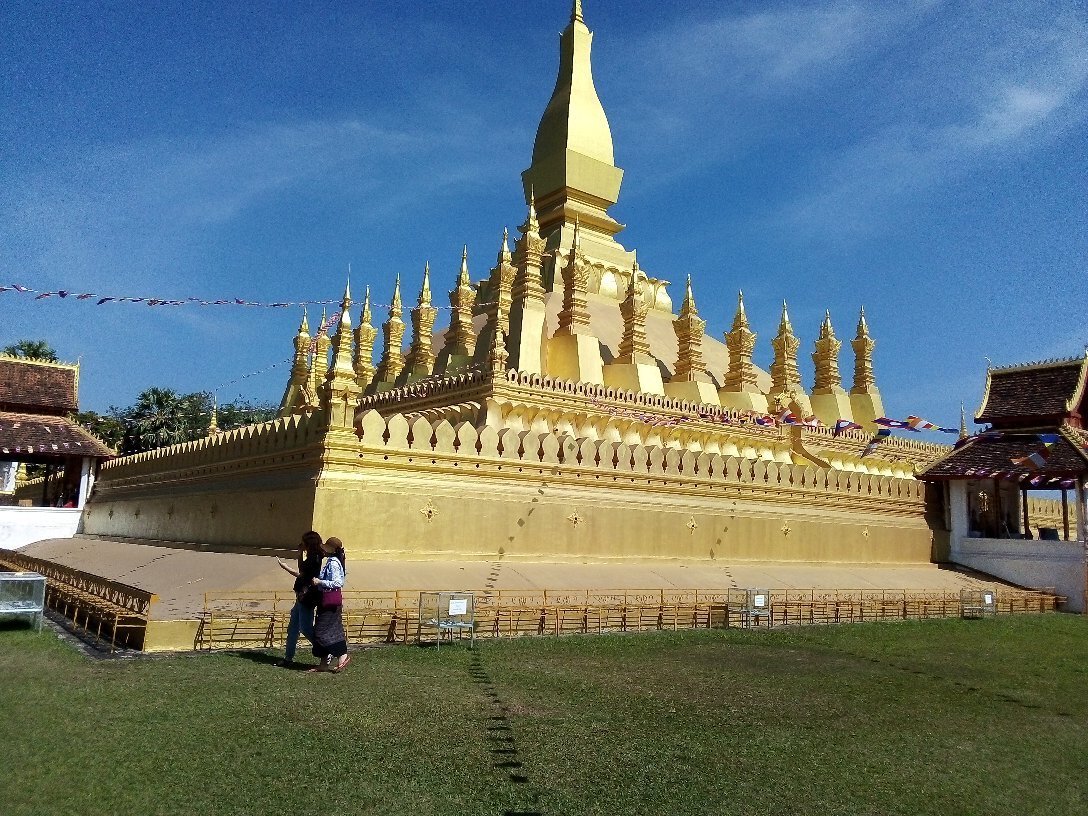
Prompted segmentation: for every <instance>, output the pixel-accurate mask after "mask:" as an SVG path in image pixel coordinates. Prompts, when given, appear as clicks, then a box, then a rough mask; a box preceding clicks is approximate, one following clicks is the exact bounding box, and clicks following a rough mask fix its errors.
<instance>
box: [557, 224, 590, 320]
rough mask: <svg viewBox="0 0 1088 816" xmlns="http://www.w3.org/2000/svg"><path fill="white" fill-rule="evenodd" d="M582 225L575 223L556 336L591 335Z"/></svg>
mask: <svg viewBox="0 0 1088 816" xmlns="http://www.w3.org/2000/svg"><path fill="white" fill-rule="evenodd" d="M579 228H580V223H579V222H578V221H575V222H574V242H573V244H572V245H571V248H570V254H569V255H568V256H567V262H566V264H565V265H564V266H563V308H562V310H561V311H560V312H559V327H558V328H557V329H556V331H555V334H556V336H563V335H568V334H589V333H590V330H589V310H588V308H587V307H586V293H587V290H588V288H589V268H588V267H587V266H586V263H585V260H584V259H583V258H582V246H581V242H580V241H579V236H578V231H579Z"/></svg>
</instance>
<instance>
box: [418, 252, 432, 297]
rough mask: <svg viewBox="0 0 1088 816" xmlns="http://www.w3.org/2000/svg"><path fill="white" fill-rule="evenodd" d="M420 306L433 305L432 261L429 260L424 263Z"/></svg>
mask: <svg viewBox="0 0 1088 816" xmlns="http://www.w3.org/2000/svg"><path fill="white" fill-rule="evenodd" d="M416 305H418V306H430V305H431V262H430V261H427V263H425V264H424V265H423V286H421V287H420V289H419V301H418V302H417V304H416Z"/></svg>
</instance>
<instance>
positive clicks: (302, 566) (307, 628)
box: [279, 530, 321, 668]
mask: <svg viewBox="0 0 1088 816" xmlns="http://www.w3.org/2000/svg"><path fill="white" fill-rule="evenodd" d="M279 564H280V566H281V567H282V568H283V569H284V570H286V571H287V572H289V573H290V574H291V575H294V576H295V586H294V589H295V604H294V606H292V607H291V619H290V620H289V621H288V623H287V644H286V645H285V646H284V650H283V661H282V662H281V663H280V665H281V666H284V667H285V668H292V667H293V666H294V665H295V649H296V648H297V647H298V636H299V635H300V634H301V635H303V636H304V637H305V638H306V639H307V640H308V641H310V643H313V642H314V607H315V606H316V605H317V599H318V597H319V592H318V590H316V589H315V588H314V586H313V580H314V578H316V577H317V574H318V573H319V572H320V571H321V535H320V534H319V533H317V532H315V531H313V530H310V532H308V533H306V534H305V535H303V536H302V541H301V542H300V543H299V545H298V556H297V564H298V568H297V569H295V568H294V567H292V566H291V565H290V564H288V563H286V562H285V561H282V560H281V561H280V562H279Z"/></svg>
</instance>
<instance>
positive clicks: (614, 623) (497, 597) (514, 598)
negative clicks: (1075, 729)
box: [193, 589, 1063, 649]
mask: <svg viewBox="0 0 1088 816" xmlns="http://www.w3.org/2000/svg"><path fill="white" fill-rule="evenodd" d="M766 594H767V596H768V597H767V603H766V606H765V607H763V608H760V609H752V608H750V606H749V596H748V592H747V591H746V590H668V589H665V590H662V589H652V590H650V589H648V590H495V591H492V592H490V593H480V594H478V595H477V596H476V601H475V604H476V606H475V636H476V637H496V638H499V637H522V636H531V635H538V636H541V635H552V636H557V635H566V634H597V633H605V632H646V631H678V630H683V629H721V628H769V627H776V626H797V625H816V624H835V623H858V622H864V621H887V620H926V619H930V618H958V617H963V615H964V601H963V599H962V597H961V595H960V593H959V592H958V591H956V592H917V591H910V590H871V589H865V590H834V591H825V590H792V589H791V590H770V591H768V592H767V593H766ZM994 594H995V598H996V607H995V612H996V613H998V614H1025V613H1044V612H1052V611H1055V610H1056V609H1057V608H1058V606H1059V605H1060V604H1061V603H1062V601H1063V599H1062V598H1060V597H1059V596H1057V595H1055V594H1054V593H1053V592H1052V591H1046V590H1041V591H1034V590H995V591H994ZM418 603H419V590H397V591H395V592H364V591H351V590H345V591H344V628H345V630H346V631H347V635H348V641H349V643H352V644H366V643H411V642H414V641H415V640H416V632H417V625H418V622H419V615H418ZM293 604H294V593H292V592H209V593H207V594H206V595H205V600H204V613H203V615H202V616H201V621H200V626H199V628H198V631H197V636H196V641H195V643H194V644H193V647H194V648H195V649H222V648H250V647H262V648H273V647H277V646H279V645H281V644H282V643H283V641H284V639H285V637H286V634H287V623H288V619H289V616H290V612H291V607H292V605H293Z"/></svg>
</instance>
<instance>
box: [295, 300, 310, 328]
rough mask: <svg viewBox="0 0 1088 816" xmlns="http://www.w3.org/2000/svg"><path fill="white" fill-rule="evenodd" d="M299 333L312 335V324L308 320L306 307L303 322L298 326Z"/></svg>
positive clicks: (303, 311)
mask: <svg viewBox="0 0 1088 816" xmlns="http://www.w3.org/2000/svg"><path fill="white" fill-rule="evenodd" d="M298 333H299V334H309V333H310V324H309V322H308V321H307V320H306V307H305V306H303V307H302V322H301V323H299V324H298Z"/></svg>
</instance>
